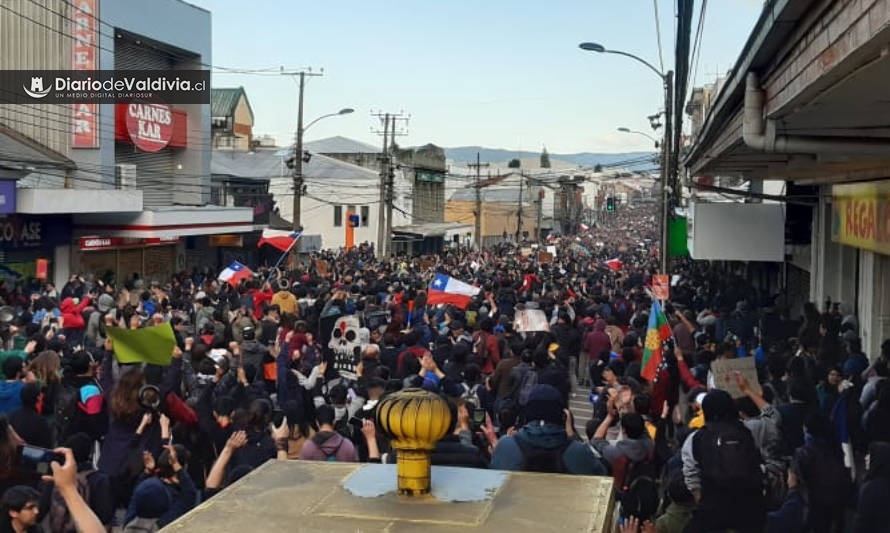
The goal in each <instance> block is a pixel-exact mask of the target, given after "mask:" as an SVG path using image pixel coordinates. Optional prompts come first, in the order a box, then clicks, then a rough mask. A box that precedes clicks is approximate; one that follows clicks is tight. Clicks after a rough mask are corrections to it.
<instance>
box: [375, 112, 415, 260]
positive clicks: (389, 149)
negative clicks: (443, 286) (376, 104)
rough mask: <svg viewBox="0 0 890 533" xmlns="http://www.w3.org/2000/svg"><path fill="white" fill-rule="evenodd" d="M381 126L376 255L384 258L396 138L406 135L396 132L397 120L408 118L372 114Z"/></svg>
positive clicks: (387, 246) (389, 233)
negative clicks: (381, 146) (381, 141)
mask: <svg viewBox="0 0 890 533" xmlns="http://www.w3.org/2000/svg"><path fill="white" fill-rule="evenodd" d="M372 116H375V117H377V118H378V119H379V120H380V122H381V123H382V124H383V130H382V131H379V130H378V131H377V132H376V133H377V134H378V135H383V153H382V154H380V200H379V204H378V208H377V220H378V222H377V255H378V257H381V258H382V257H386V256H387V255H389V254H391V253H392V210H393V202H394V201H395V193H394V191H393V188H394V185H395V183H394V182H395V168H394V153H395V147H396V136H397V135H407V134H408V133H407V131H401V132H398V133H397V132H396V123H397V121H399V120H404V121H407V120H408V119H409V118H410V116H405V115H404V113H372Z"/></svg>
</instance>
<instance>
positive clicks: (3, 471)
mask: <svg viewBox="0 0 890 533" xmlns="http://www.w3.org/2000/svg"><path fill="white" fill-rule="evenodd" d="M24 443H25V441H23V440H22V438H21V437H19V435H18V433H16V432H15V429H13V427H12V425H11V424H10V423H9V419H8V418H6V415H5V414H3V413H0V494H2V493H4V492H6V489H8V488H10V487H14V486H16V485H30V486H32V487H36V486H37V483H38V482H39V481H40V477H39V476H37V475H28V474H27V473H26V472H23V471H21V470H19V469H18V468H17V466H16V455H17V454H16V448H17V447H18V446H19V445H20V444H24Z"/></svg>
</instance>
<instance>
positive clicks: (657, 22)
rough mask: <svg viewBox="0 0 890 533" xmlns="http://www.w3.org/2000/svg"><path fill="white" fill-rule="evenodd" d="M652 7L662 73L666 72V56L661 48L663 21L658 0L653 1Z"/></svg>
mask: <svg viewBox="0 0 890 533" xmlns="http://www.w3.org/2000/svg"><path fill="white" fill-rule="evenodd" d="M652 7H653V8H654V9H655V38H656V39H657V40H658V64H659V66H660V67H661V71H662V72H664V54H663V52H662V46H661V19H660V18H659V16H658V0H652Z"/></svg>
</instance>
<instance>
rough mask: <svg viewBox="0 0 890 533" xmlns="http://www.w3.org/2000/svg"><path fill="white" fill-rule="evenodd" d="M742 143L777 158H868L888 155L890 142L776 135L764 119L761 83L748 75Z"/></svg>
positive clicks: (770, 123)
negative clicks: (790, 155) (857, 156)
mask: <svg viewBox="0 0 890 533" xmlns="http://www.w3.org/2000/svg"><path fill="white" fill-rule="evenodd" d="M746 81H747V86H746V88H745V110H744V116H743V121H742V139H743V140H744V142H745V144H746V145H748V147H749V148H753V149H754V150H759V151H761V152H767V153H777V154H813V155H818V154H865V155H887V152H888V150H890V139H873V138H861V137H860V138H857V137H828V136H805V135H776V129H775V126H774V124H773V123H772V121H767V120H766V119H764V103H765V101H766V95H765V93H764V91H763V89H762V88H761V87H760V79H759V78H758V76H757V74H755V73H753V72H749V73H748V77H747V80H746Z"/></svg>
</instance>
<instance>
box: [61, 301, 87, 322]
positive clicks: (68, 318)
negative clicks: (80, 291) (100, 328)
mask: <svg viewBox="0 0 890 533" xmlns="http://www.w3.org/2000/svg"><path fill="white" fill-rule="evenodd" d="M88 305H90V297H89V296H85V297H84V299H83V300H81V301H80V303H79V304H77V305H74V299H73V298H65V299H64V300H62V304H61V305H60V306H59V308H60V309H61V310H62V327H64V328H65V329H84V328H86V324H85V323H84V321H83V315H82V313H83V310H84V309H85V308H86V306H88Z"/></svg>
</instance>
